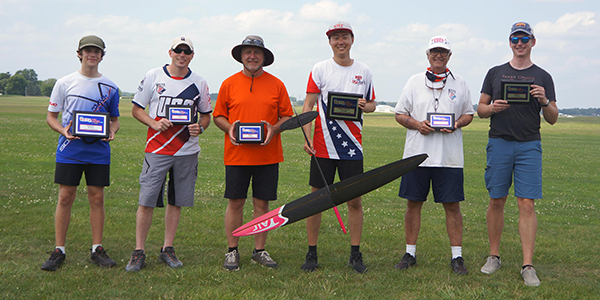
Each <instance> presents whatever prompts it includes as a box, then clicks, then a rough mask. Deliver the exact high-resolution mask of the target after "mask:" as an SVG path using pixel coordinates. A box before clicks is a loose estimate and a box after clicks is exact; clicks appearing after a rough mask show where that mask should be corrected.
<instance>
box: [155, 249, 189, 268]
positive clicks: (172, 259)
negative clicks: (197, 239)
mask: <svg viewBox="0 0 600 300" xmlns="http://www.w3.org/2000/svg"><path fill="white" fill-rule="evenodd" d="M158 258H160V260H162V261H164V262H165V263H167V266H169V267H171V268H173V269H176V268H180V267H181V266H183V264H182V263H181V261H180V260H179V259H177V256H175V248H173V247H165V248H164V249H163V248H160V255H159V256H158Z"/></svg>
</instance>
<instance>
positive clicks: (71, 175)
mask: <svg viewBox="0 0 600 300" xmlns="http://www.w3.org/2000/svg"><path fill="white" fill-rule="evenodd" d="M83 173H85V182H86V184H87V185H90V186H109V185H110V165H93V164H63V163H56V168H55V169H54V183H58V184H62V185H70V186H78V185H79V182H80V181H81V175H82V174H83Z"/></svg>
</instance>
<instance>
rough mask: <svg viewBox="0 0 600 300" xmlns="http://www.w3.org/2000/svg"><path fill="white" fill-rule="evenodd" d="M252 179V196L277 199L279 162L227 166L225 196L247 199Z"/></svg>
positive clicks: (262, 198)
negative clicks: (260, 164)
mask: <svg viewBox="0 0 600 300" xmlns="http://www.w3.org/2000/svg"><path fill="white" fill-rule="evenodd" d="M250 179H252V197H254V198H256V199H260V200H264V201H274V200H277V181H278V180H279V164H272V165H262V166H225V198H227V199H246V198H247V197H248V187H249V186H250Z"/></svg>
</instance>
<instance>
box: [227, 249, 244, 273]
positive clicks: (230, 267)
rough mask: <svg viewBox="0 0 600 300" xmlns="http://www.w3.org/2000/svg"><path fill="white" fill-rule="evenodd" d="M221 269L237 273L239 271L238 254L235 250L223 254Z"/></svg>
mask: <svg viewBox="0 0 600 300" xmlns="http://www.w3.org/2000/svg"><path fill="white" fill-rule="evenodd" d="M223 268H224V269H225V270H227V271H238V270H239V269H240V254H239V253H238V252H237V250H233V251H231V252H227V253H225V262H224V263H223Z"/></svg>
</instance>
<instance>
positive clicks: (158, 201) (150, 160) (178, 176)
mask: <svg viewBox="0 0 600 300" xmlns="http://www.w3.org/2000/svg"><path fill="white" fill-rule="evenodd" d="M167 173H168V174H169V183H168V185H167V200H168V203H169V204H171V205H175V206H194V187H195V186H196V179H197V178H198V153H196V154H192V155H186V156H171V155H161V154H154V153H146V155H145V157H144V166H143V168H142V174H140V186H141V187H140V202H139V204H140V205H142V206H147V207H164V206H165V205H164V201H163V197H164V194H165V181H166V180H167Z"/></svg>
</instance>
